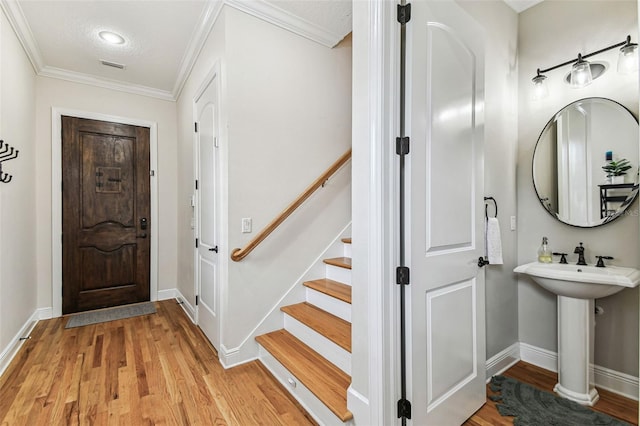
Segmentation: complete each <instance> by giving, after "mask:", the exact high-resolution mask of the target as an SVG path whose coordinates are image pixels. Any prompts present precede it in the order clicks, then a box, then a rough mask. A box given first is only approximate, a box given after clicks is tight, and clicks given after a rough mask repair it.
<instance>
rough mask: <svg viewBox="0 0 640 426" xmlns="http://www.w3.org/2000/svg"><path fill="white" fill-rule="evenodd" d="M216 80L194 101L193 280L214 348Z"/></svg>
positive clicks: (216, 340) (216, 325)
mask: <svg viewBox="0 0 640 426" xmlns="http://www.w3.org/2000/svg"><path fill="white" fill-rule="evenodd" d="M218 102H219V101H218V77H217V74H216V76H214V77H213V79H212V80H210V81H209V82H208V84H207V85H206V87H205V88H204V90H203V91H201V94H200V96H199V97H198V98H197V99H196V105H195V110H196V123H197V132H196V163H197V164H196V169H197V170H196V174H197V181H198V190H197V191H196V194H197V195H196V238H197V239H198V244H197V248H196V280H197V292H198V295H199V297H198V299H199V300H198V303H197V306H196V309H197V318H198V325H199V326H200V328H201V329H202V331H203V332H204V334H205V335H206V336H207V338H208V339H209V340H210V341H211V343H212V344H213V346H214V347H215V348H216V349H219V344H220V318H219V306H220V302H219V294H220V289H219V285H218V229H217V226H218V221H217V213H218V206H217V204H218V180H219V179H218V170H219V163H218V146H217V145H218V105H219V103H218Z"/></svg>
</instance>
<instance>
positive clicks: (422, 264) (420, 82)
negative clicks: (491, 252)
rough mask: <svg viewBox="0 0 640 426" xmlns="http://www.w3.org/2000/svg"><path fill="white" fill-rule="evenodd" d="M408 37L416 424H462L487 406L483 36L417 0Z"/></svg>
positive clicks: (445, 4) (449, 12)
mask: <svg viewBox="0 0 640 426" xmlns="http://www.w3.org/2000/svg"><path fill="white" fill-rule="evenodd" d="M407 34H408V41H409V43H408V45H409V46H410V50H409V51H408V56H407V57H408V60H409V65H408V68H409V70H410V73H409V78H408V90H409V91H408V94H409V95H408V99H409V118H410V124H409V129H410V135H409V136H410V138H411V152H410V156H409V167H408V169H409V173H410V179H409V187H410V197H409V198H410V217H409V223H410V236H411V237H410V239H411V244H410V267H411V285H410V286H409V287H408V289H409V297H410V320H409V321H410V330H411V331H410V354H411V355H410V358H411V361H410V373H409V374H410V380H411V396H410V399H411V402H412V422H413V423H414V424H434V425H436V424H437V425H458V424H461V423H462V422H464V420H465V419H467V418H468V417H469V416H471V415H472V414H473V413H474V412H475V411H476V410H477V409H478V408H480V407H481V406H482V404H483V403H484V402H485V400H486V396H485V379H484V364H485V343H484V339H485V336H484V333H485V330H484V274H483V273H482V272H480V271H479V268H478V265H477V262H478V257H479V256H481V255H483V254H484V253H483V246H484V245H483V244H482V241H483V232H484V226H483V219H484V215H483V212H484V211H483V209H482V206H483V198H482V196H483V158H482V155H483V151H482V143H483V134H484V129H483V119H482V117H483V85H484V74H483V69H484V65H483V59H484V51H483V45H482V39H483V32H482V29H481V28H480V27H479V26H478V24H477V23H475V22H474V21H473V20H472V19H471V18H470V17H469V16H468V15H466V13H465V12H464V11H463V10H462V9H460V7H459V6H458V5H456V4H455V2H454V1H417V2H412V18H411V21H410V22H409V24H408V32H407Z"/></svg>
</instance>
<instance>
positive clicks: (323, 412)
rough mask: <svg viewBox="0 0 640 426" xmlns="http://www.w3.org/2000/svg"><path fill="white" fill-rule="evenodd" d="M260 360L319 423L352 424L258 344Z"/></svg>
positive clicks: (350, 425)
mask: <svg viewBox="0 0 640 426" xmlns="http://www.w3.org/2000/svg"><path fill="white" fill-rule="evenodd" d="M258 357H259V358H260V362H262V364H263V365H264V366H265V367H267V369H268V370H269V371H270V372H271V374H273V376H274V377H275V378H276V379H278V381H279V382H280V383H282V385H283V386H284V387H285V389H287V391H288V392H289V393H290V394H291V395H292V396H293V397H294V398H295V399H296V401H298V402H299V403H300V405H302V407H304V409H305V410H307V412H308V413H309V414H310V415H311V417H313V418H314V420H315V421H317V422H318V423H319V424H321V425H345V426H353V421H352V420H350V421H348V422H346V423H343V422H341V421H340V419H338V418H337V417H336V415H335V414H333V413H332V412H331V410H329V409H328V408H327V406H326V405H324V404H323V403H322V401H320V400H319V399H318V398H317V397H316V396H315V395H314V394H313V393H311V391H310V390H309V389H307V387H306V386H305V385H303V384H302V383H301V382H300V381H299V380H298V378H297V377H295V376H294V375H293V374H291V373H290V372H289V370H287V369H286V368H284V366H283V365H282V364H280V363H279V362H278V360H276V359H275V358H274V357H273V355H271V354H270V353H269V351H267V350H266V349H264V348H263V347H262V346H260V352H259V354H258Z"/></svg>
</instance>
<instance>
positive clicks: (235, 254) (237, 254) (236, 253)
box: [231, 149, 351, 262]
mask: <svg viewBox="0 0 640 426" xmlns="http://www.w3.org/2000/svg"><path fill="white" fill-rule="evenodd" d="M350 158H351V149H349V150H348V151H347V152H345V153H344V154H342V156H341V157H340V158H338V159H337V160H336V162H335V163H333V164H332V165H331V166H330V167H329V168H328V169H327V170H325V172H324V173H322V175H320V177H318V178H317V179H316V180H314V181H313V183H312V184H311V185H309V186H308V187H307V189H305V190H304V192H303V193H302V194H300V195H299V196H298V198H296V199H295V200H294V201H293V202H292V203H291V204H289V205H288V206H287V208H286V209H284V210H283V211H282V212H281V213H280V214H279V215H278V216H277V217H276V218H275V219H273V220H272V221H271V223H269V224H268V225H267V226H265V227H264V228H263V229H262V231H260V232H259V233H258V235H256V236H255V237H254V238H253V239H252V240H251V241H249V243H248V244H247V245H246V246H244V248H241V249H240V248H236V249H233V251H232V252H231V260H233V261H234V262H239V261H241V260H242V259H244V258H245V257H246V256H247V255H248V254H249V253H251V252H252V251H253V249H254V248H256V247H257V246H258V245H259V244H260V243H261V242H262V241H264V239H265V238H267V237H268V236H269V234H271V233H272V232H273V231H274V230H275V229H276V228H277V227H278V226H279V225H280V224H281V223H282V222H284V220H285V219H286V218H288V217H289V216H290V215H291V213H293V212H294V211H295V210H296V209H297V208H298V207H300V206H301V205H302V203H304V202H305V200H306V199H307V198H309V197H310V196H311V194H313V193H314V192H315V191H316V190H317V189H318V188H320V187H321V186H322V184H324V182H325V181H326V180H327V179H329V178H330V177H331V176H333V174H334V173H335V172H337V171H338V170H339V169H340V168H341V167H342V166H344V164H345V163H346V162H347V161H349V159H350Z"/></svg>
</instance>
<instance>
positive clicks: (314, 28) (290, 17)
mask: <svg viewBox="0 0 640 426" xmlns="http://www.w3.org/2000/svg"><path fill="white" fill-rule="evenodd" d="M224 2H225V4H228V5H229V6H231V7H234V8H236V9H238V10H241V11H243V12H245V13H248V14H250V15H253V16H255V17H256V18H260V19H262V20H264V21H266V22H269V23H271V24H273V25H276V26H278V27H280V28H283V29H285V30H288V31H291V32H293V33H295V34H298V35H299V36H302V37H304V38H307V39H309V40H311V41H315V42H316V43H320V44H321V45H323V46H326V47H328V48H332V47H335V46H336V45H337V44H338V43H340V41H341V40H342V39H343V38H344V36H345V35H344V34H337V33H334V32H331V31H328V30H327V29H326V28H322V27H320V26H318V25H316V24H314V23H312V22H309V21H307V20H305V19H302V18H300V17H298V16H296V15H294V14H292V13H290V12H287V11H286V10H283V9H280V8H279V7H277V6H275V5H273V4H271V3H267V2H266V1H264V0H224Z"/></svg>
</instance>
